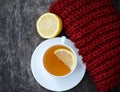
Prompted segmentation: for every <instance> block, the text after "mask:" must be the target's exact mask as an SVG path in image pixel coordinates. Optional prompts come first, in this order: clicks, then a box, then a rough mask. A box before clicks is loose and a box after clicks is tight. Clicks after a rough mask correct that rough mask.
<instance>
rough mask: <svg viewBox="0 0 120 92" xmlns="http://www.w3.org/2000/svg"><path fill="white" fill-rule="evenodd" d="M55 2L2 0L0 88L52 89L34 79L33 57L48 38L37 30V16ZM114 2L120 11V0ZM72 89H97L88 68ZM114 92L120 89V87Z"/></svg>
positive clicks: (19, 91)
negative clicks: (41, 35) (79, 81)
mask: <svg viewBox="0 0 120 92" xmlns="http://www.w3.org/2000/svg"><path fill="white" fill-rule="evenodd" d="M53 2H54V0H0V92H49V91H48V90H46V89H44V88H43V87H41V86H40V85H39V84H38V83H37V82H36V80H35V79H34V77H33V75H32V73H31V67H30V60H31V55H32V53H33V51H34V49H35V47H36V46H37V45H38V44H39V43H40V42H42V41H44V39H43V38H41V37H40V36H39V35H38V34H37V32H36V27H35V24H36V20H37V18H38V17H39V16H40V15H41V14H43V13H44V12H47V11H48V8H49V6H50V5H51V4H52V3H53ZM113 4H114V5H115V7H116V8H117V9H118V12H120V1H119V0H113ZM60 35H64V33H62V34H60ZM60 35H59V36H60ZM69 92H97V90H96V87H95V85H94V83H93V82H92V79H91V77H90V76H89V73H88V72H86V74H85V76H84V78H83V80H82V82H81V83H80V84H79V85H78V86H76V87H75V88H73V89H71V90H69ZM111 92H120V87H117V88H116V89H114V90H113V91H111Z"/></svg>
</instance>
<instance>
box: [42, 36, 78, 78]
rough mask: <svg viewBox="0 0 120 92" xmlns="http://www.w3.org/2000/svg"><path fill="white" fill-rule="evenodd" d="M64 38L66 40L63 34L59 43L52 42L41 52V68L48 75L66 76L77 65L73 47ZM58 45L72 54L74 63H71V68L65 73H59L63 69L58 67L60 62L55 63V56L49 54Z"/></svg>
mask: <svg viewBox="0 0 120 92" xmlns="http://www.w3.org/2000/svg"><path fill="white" fill-rule="evenodd" d="M65 40H66V37H65V36H63V37H61V43H59V44H53V45H51V46H50V47H48V48H46V50H45V51H44V52H43V57H42V61H43V62H42V64H43V68H44V70H45V71H46V73H48V74H49V75H50V76H54V77H58V78H60V77H66V76H68V75H70V74H71V73H72V72H73V71H74V70H75V68H76V66H77V55H76V53H75V51H74V49H73V48H71V47H70V46H69V45H67V44H65ZM58 47H65V48H67V49H69V50H70V51H71V52H72V54H73V55H74V65H73V67H72V69H71V70H70V71H69V72H67V73H65V74H62V73H61V74H60V71H62V70H64V69H63V68H59V65H60V64H59V65H58V64H57V63H55V60H54V59H55V58H52V57H53V56H52V55H50V54H51V52H50V51H52V50H53V49H55V48H58ZM50 59H51V61H50ZM48 67H49V68H48ZM55 67H56V68H55Z"/></svg>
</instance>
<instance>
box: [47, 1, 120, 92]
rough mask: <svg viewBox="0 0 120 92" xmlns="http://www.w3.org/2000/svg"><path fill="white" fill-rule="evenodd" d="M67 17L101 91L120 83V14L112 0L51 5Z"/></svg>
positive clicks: (68, 29)
mask: <svg viewBox="0 0 120 92" xmlns="http://www.w3.org/2000/svg"><path fill="white" fill-rule="evenodd" d="M49 11H50V12H52V13H55V14H57V15H58V16H60V17H61V19H62V20H63V29H64V31H65V33H66V35H67V36H68V37H69V38H70V39H71V40H72V41H73V42H74V43H75V46H76V47H77V48H78V49H79V54H80V55H82V57H83V61H84V62H85V63H86V65H87V69H88V71H89V72H90V74H91V76H92V78H93V80H94V82H95V84H96V87H97V88H98V90H99V92H106V91H108V90H111V89H112V88H114V87H116V86H117V85H120V15H119V14H117V10H116V9H115V8H114V6H113V4H112V2H111V1H110V0H57V1H55V2H54V3H53V4H52V5H51V6H50V9H49Z"/></svg>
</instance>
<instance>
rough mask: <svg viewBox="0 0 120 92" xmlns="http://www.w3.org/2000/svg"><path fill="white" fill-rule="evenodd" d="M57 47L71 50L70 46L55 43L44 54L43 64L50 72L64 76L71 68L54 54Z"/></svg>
mask: <svg viewBox="0 0 120 92" xmlns="http://www.w3.org/2000/svg"><path fill="white" fill-rule="evenodd" d="M57 49H67V50H70V49H69V48H67V47H65V46H63V45H55V46H52V47H50V48H49V49H48V50H47V51H46V52H45V54H44V57H43V64H44V66H45V68H46V70H47V71H48V72H49V73H51V74H53V75H56V76H63V75H66V74H68V73H69V72H70V71H71V70H70V69H69V68H68V66H67V65H65V64H64V63H63V62H62V61H61V60H60V59H58V58H57V56H56V55H55V54H54V51H55V50H57ZM70 51H71V50H70ZM71 52H72V51H71Z"/></svg>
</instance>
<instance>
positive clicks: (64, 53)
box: [54, 49, 76, 70]
mask: <svg viewBox="0 0 120 92" xmlns="http://www.w3.org/2000/svg"><path fill="white" fill-rule="evenodd" d="M54 54H55V55H56V56H57V57H58V58H59V59H60V60H61V61H63V62H64V64H65V65H67V66H68V68H69V69H70V70H72V69H73V67H74V65H75V60H76V59H75V55H74V54H73V53H72V51H69V50H67V49H57V50H56V51H55V52H54Z"/></svg>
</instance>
